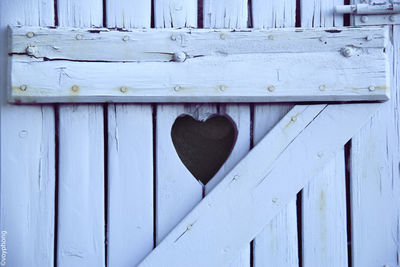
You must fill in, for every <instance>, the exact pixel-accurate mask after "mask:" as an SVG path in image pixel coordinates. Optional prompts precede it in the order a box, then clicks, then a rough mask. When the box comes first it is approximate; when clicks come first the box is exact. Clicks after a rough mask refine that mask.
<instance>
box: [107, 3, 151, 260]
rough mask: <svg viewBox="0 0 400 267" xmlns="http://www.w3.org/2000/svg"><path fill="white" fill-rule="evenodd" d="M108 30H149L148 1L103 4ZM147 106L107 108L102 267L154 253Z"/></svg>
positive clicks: (149, 127)
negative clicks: (104, 242)
mask: <svg viewBox="0 0 400 267" xmlns="http://www.w3.org/2000/svg"><path fill="white" fill-rule="evenodd" d="M106 10H107V19H106V21H107V27H109V28H112V27H123V28H126V27H129V28H149V27H150V22H151V1H150V0H141V1H121V0H107V1H106ZM153 180H154V179H153V114H152V107H151V105H135V104H130V105H113V104H110V105H108V214H107V215H108V220H107V229H108V231H107V249H108V250H107V252H108V253H107V257H108V258H107V264H108V265H107V266H110V267H113V266H120V267H128V266H136V265H137V264H138V263H139V262H140V261H141V260H142V259H143V258H144V257H145V256H146V255H147V254H148V253H149V252H150V251H151V250H152V249H153V239H154V236H153V230H154V227H153V223H154V217H153V216H154V215H153V205H154V203H153V202H154V201H153V199H154V196H153V193H154V192H153V191H154V184H153Z"/></svg>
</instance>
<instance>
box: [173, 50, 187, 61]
mask: <svg viewBox="0 0 400 267" xmlns="http://www.w3.org/2000/svg"><path fill="white" fill-rule="evenodd" d="M172 59H173V60H174V61H175V62H183V61H185V60H186V54H185V52H176V53H174V55H173V57H172Z"/></svg>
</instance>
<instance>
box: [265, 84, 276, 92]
mask: <svg viewBox="0 0 400 267" xmlns="http://www.w3.org/2000/svg"><path fill="white" fill-rule="evenodd" d="M267 89H268V91H270V92H273V91H275V86H273V85H270V86H268V87H267Z"/></svg>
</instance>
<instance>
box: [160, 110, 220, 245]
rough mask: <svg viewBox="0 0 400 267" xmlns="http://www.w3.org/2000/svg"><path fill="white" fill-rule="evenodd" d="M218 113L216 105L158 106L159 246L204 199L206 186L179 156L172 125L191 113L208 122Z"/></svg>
mask: <svg viewBox="0 0 400 267" xmlns="http://www.w3.org/2000/svg"><path fill="white" fill-rule="evenodd" d="M216 112H217V108H216V105H158V106H157V129H156V133H157V134H156V135H157V140H156V144H157V151H156V157H157V160H156V162H157V165H156V171H157V174H156V177H157V178H156V181H157V185H156V190H157V192H156V198H157V203H156V209H157V214H156V242H157V244H159V243H160V242H161V241H162V240H163V239H164V237H165V236H166V235H167V234H168V233H169V232H170V231H171V230H172V229H173V228H174V226H175V225H176V224H177V223H178V222H179V221H180V220H181V219H182V218H184V217H185V215H186V214H188V213H189V211H190V210H191V209H192V208H193V207H194V206H195V205H196V204H197V203H198V202H199V201H200V200H201V199H202V196H203V185H202V184H201V183H200V182H199V181H197V179H196V178H195V177H193V175H192V174H191V173H190V172H189V170H188V169H187V168H186V167H185V165H183V163H182V161H181V160H180V158H179V156H178V154H177V153H176V150H175V147H174V144H173V143H172V139H171V128H172V125H173V123H174V122H175V120H176V118H178V117H179V116H181V115H183V114H189V115H191V116H192V117H193V118H195V119H196V120H205V119H207V118H208V117H209V116H210V115H211V114H214V113H216Z"/></svg>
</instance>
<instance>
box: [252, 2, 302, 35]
mask: <svg viewBox="0 0 400 267" xmlns="http://www.w3.org/2000/svg"><path fill="white" fill-rule="evenodd" d="M251 3H252V15H253V16H252V18H253V27H254V28H257V29H258V28H287V27H294V26H295V25H296V1H294V0H283V1H282V0H281V1H278V0H275V1H271V0H252V2H251Z"/></svg>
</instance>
